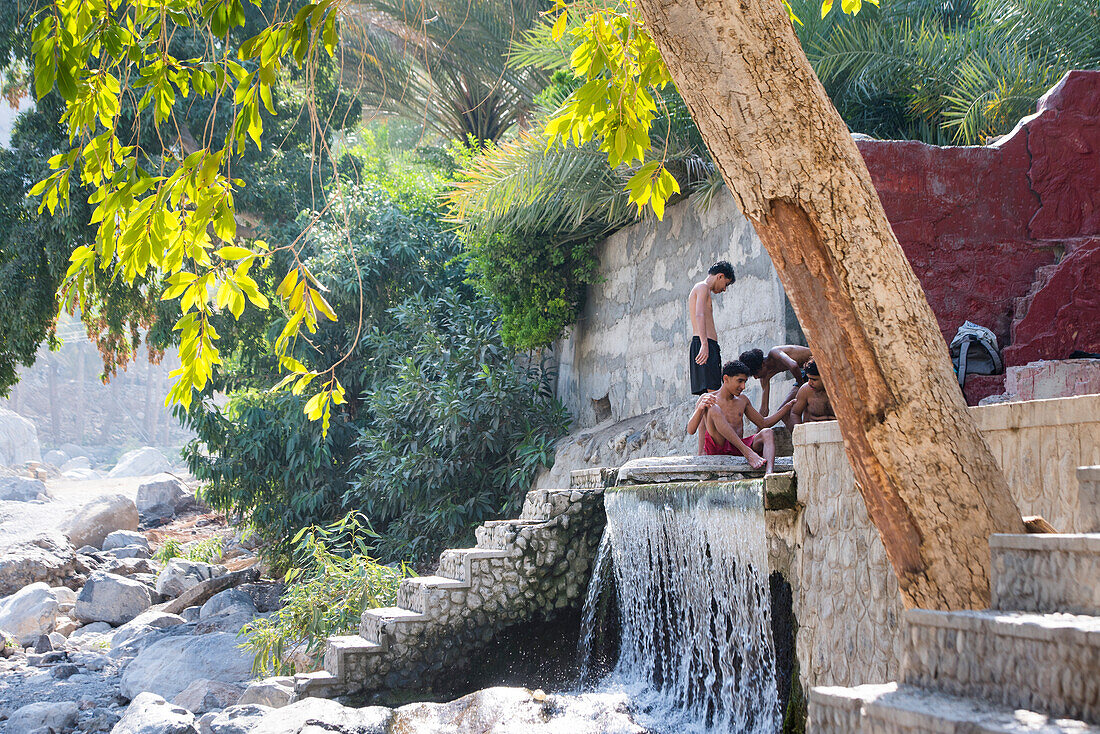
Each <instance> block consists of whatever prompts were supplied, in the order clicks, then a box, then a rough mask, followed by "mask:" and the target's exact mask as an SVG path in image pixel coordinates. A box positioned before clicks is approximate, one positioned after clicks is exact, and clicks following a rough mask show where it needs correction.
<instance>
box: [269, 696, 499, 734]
mask: <svg viewBox="0 0 1100 734" xmlns="http://www.w3.org/2000/svg"><path fill="white" fill-rule="evenodd" d="M392 719H393V711H391V710H390V709H388V708H385V707H383V706H369V707H367V708H362V709H354V708H349V707H347V706H341V705H340V704H338V703H336V702H335V701H329V700H326V699H323V698H307V699H304V700H302V701H298V702H297V703H293V704H291V705H289V706H286V707H284V708H281V709H276V710H274V711H270V712H268V713H267V715H266V716H264V717H263V718H262V719H260V722H259V724H258V725H256V727H255V728H254V729H253V730H252V732H253V734H305V733H306V732H313V731H315V730H318V729H320V730H322V731H330V732H343V733H345V734H387V732H388V731H389V724H390V721H391V720H392ZM409 731H416V729H410V730H409ZM483 731H485V730H483ZM456 734H457V733H456Z"/></svg>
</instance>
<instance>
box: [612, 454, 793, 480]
mask: <svg viewBox="0 0 1100 734" xmlns="http://www.w3.org/2000/svg"><path fill="white" fill-rule="evenodd" d="M775 470H776V472H789V471H793V470H794V460H793V459H792V458H791V457H789V456H777V457H776V458H775ZM762 476H764V471H763V470H762V469H752V468H750V467H749V462H748V461H746V460H745V459H744V458H743V457H741V456H654V457H649V458H645V459H634V460H632V461H628V462H626V463H625V464H623V465H622V466H621V467H619V477H618V482H617V484H618V485H619V486H622V485H630V484H660V483H664V482H693V481H694V482H705V481H715V480H721V479H726V480H735V479H744V478H746V477H762Z"/></svg>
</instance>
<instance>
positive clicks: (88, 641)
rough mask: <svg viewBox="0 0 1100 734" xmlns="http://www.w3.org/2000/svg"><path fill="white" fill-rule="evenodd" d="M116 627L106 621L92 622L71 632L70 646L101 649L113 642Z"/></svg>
mask: <svg viewBox="0 0 1100 734" xmlns="http://www.w3.org/2000/svg"><path fill="white" fill-rule="evenodd" d="M113 630H114V628H113V627H111V625H109V624H107V623H106V622H92V623H91V624H86V625H84V626H83V627H81V628H80V629H78V630H76V631H75V632H72V633H70V634H69V638H68V642H69V645H70V646H76V647H80V648H84V649H95V650H100V649H102V648H104V647H107V646H109V645H110V644H111V636H112V635H113V634H114V632H113Z"/></svg>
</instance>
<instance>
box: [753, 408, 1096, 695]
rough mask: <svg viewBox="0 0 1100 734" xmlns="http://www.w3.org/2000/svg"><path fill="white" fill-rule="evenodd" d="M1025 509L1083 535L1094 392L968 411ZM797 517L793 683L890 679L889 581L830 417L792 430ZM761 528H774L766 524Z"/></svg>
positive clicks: (895, 668) (894, 609)
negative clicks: (1083, 473)
mask: <svg viewBox="0 0 1100 734" xmlns="http://www.w3.org/2000/svg"><path fill="white" fill-rule="evenodd" d="M971 411H972V415H973V416H974V418H975V419H976V420H977V422H978V426H979V428H980V429H981V430H982V432H983V434H984V435H985V437H986V440H987V441H988V442H989V445H990V447H991V448H992V450H993V455H994V456H995V457H997V459H998V460H999V461H1000V463H1001V466H1002V468H1003V469H1004V470H1005V474H1006V476H1007V478H1008V482H1009V485H1010V487H1011V490H1012V493H1013V496H1014V497H1015V498H1016V502H1017V503H1018V504H1019V507H1020V511H1021V512H1022V513H1023V514H1025V515H1042V516H1043V517H1045V518H1046V519H1047V520H1048V521H1050V522H1051V523H1052V524H1053V525H1054V527H1055V528H1057V529H1058V530H1059V531H1061V532H1083V531H1086V530H1087V528H1085V527H1084V524H1085V520H1083V519H1082V518H1081V517H1079V507H1080V505H1079V499H1078V494H1077V489H1078V483H1077V477H1076V469H1077V467H1079V466H1085V465H1090V464H1096V463H1098V462H1100V395H1086V396H1080V397H1073V398H1062V399H1057V400H1038V401H1032V402H1020V403H1003V404H1000V405H989V406H983V407H978V408H971ZM794 445H795V448H794V452H795V466H796V467H797V472H798V499H799V502H800V503H801V504H802V505H804V509H803V510H802V512H801V516H800V517H799V518H798V519H797V520H796V521H794V522H793V523H792V524H791V526H789V527H788V528H786V529H785V532H786V533H789V534H790V535H789V537H788V544H789V545H790V547H791V552H792V561H791V576H790V578H791V584H792V586H793V593H794V612H795V617H796V619H797V620H798V625H799V630H798V640H797V651H798V659H799V664H800V666H801V680H802V684H803V686H807V687H808V686H834V685H838V686H854V685H859V684H862V683H884V682H887V681H891V680H897V679H898V677H899V673H900V662H901V650H902V638H901V635H900V630H899V626H900V623H901V614H902V610H903V607H902V604H901V597H900V595H899V593H898V585H897V579H896V578H895V576H894V573H893V570H892V569H891V568H890V565H889V563H888V562H887V560H886V552H885V550H884V548H883V546H882V542H881V540H880V539H879V536H878V533H877V531H876V530H875V528H874V526H873V525H872V524H871V521H870V519H869V518H868V516H867V511H866V508H865V506H864V504H863V499H862V498H861V497H860V495H859V493H858V491H857V490H856V489H855V482H854V478H853V475H852V470H851V467H850V465H849V464H848V460H847V457H846V455H845V453H844V444H843V441H842V440H841V437H840V431H839V429H838V428H837V425H836V423H834V422H828V423H816V424H809V425H804V426H801V427H799V428H797V429H796V430H795V435H794ZM770 532H775V531H774V530H771V528H770Z"/></svg>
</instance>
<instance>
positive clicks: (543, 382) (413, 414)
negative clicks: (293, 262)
mask: <svg viewBox="0 0 1100 734" xmlns="http://www.w3.org/2000/svg"><path fill="white" fill-rule="evenodd" d="M362 140H363V141H364V142H363V145H361V146H359V147H355V146H352V147H351V149H350V152H349V155H348V156H347V157H346V158H345V159H344V160H343V161H342V162H341V165H342V166H344V167H346V168H347V169H348V170H349V171H354V176H355V178H357V179H358V181H359V183H357V184H354V185H351V184H345V185H343V186H341V187H340V189H339V191H338V192H334V193H333V201H334V202H336V203H335V204H334V205H333V206H332V207H331V208H330V210H329V211H328V212H327V213H326V214H325V215H324V216H323V217H321V218H320V219H319V220H317V221H316V223H315V225H314V226H313V227H312V228H311V229H310V230H309V231H308V233H307V234H306V235H305V236H304V239H303V243H302V250H301V252H302V253H303V255H304V256H305V262H306V265H307V267H308V268H309V269H310V271H311V272H313V273H314V274H315V276H316V277H317V280H318V283H319V286H320V287H322V288H324V289H325V291H326V295H327V297H328V299H329V300H330V302H331V303H332V305H333V308H334V310H335V311H336V312H337V314H338V316H339V319H338V320H337V321H336V322H334V323H332V324H330V325H328V326H326V327H323V328H321V329H319V330H318V332H317V334H316V335H315V336H314V338H312V339H311V340H310V341H309V342H308V343H306V342H302V343H300V344H299V345H298V349H297V350H296V352H295V354H294V357H295V359H297V360H300V361H301V363H302V364H304V365H305V366H306V367H307V368H312V366H313V365H314V364H318V363H326V362H328V363H332V362H333V361H334V360H335V361H336V362H337V367H336V375H337V377H338V378H339V379H340V381H341V382H342V383H343V384H345V385H347V386H348V391H347V397H348V400H347V402H346V403H344V404H343V405H340V406H336V407H334V412H333V415H332V420H331V427H330V430H329V431H328V432H327V434H325V433H324V432H323V431H322V430H321V427H320V426H319V425H317V424H316V423H312V422H310V421H309V420H308V419H307V417H306V416H305V415H303V413H302V411H301V403H302V401H303V400H304V398H303V397H302V396H301V395H297V394H295V393H294V392H275V393H272V392H269V391H266V390H263V389H260V388H262V386H264V385H266V384H267V382H266V380H267V379H268V377H267V374H266V373H265V372H264V371H263V369H262V367H263V365H264V364H265V359H266V363H267V364H269V365H271V368H272V369H274V365H273V363H274V357H273V355H272V352H271V344H270V340H269V339H264V338H259V339H249V340H248V341H247V342H246V343H244V346H247V350H242V354H241V355H240V358H239V359H235V360H230V361H229V364H228V365H227V366H228V374H227V375H226V377H225V380H226V381H227V382H228V383H231V384H233V385H235V386H236V387H237V390H236V392H234V393H232V395H231V397H230V399H229V401H228V403H226V404H225V405H224V406H223V407H221V408H219V407H218V406H217V405H216V404H215V402H214V401H213V400H212V399H209V398H208V399H205V400H203V401H202V403H201V405H197V406H196V407H195V408H193V409H192V410H191V411H190V412H189V413H188V420H189V422H190V424H191V425H192V426H193V427H194V428H195V430H196V432H197V434H198V440H197V441H196V442H194V443H193V444H192V445H191V446H190V447H189V449H188V455H189V456H188V460H189V463H190V466H191V469H192V471H193V472H194V473H195V474H196V476H198V477H200V478H203V479H205V480H207V481H208V482H209V485H208V487H207V488H206V489H205V491H204V498H205V499H206V500H207V501H208V502H210V503H211V504H212V505H213V506H215V507H217V508H220V509H224V510H227V511H232V512H235V513H238V514H240V515H241V516H243V517H244V519H246V520H247V521H248V522H249V523H250V524H252V525H253V526H254V527H255V528H256V529H257V532H259V533H260V534H261V535H262V536H263V537H264V538H265V539H267V540H270V541H273V542H274V543H275V547H276V549H277V550H282V551H284V552H285V550H286V542H287V539H288V538H290V537H291V536H292V535H294V533H295V532H297V531H298V530H299V529H300V528H302V527H306V526H309V525H313V524H318V523H325V522H330V521H332V520H334V519H335V518H337V517H340V516H342V515H343V514H344V513H346V512H347V511H349V510H356V511H361V512H363V513H364V514H365V516H366V517H367V518H368V519H369V522H370V523H371V526H372V527H373V528H374V531H375V532H376V533H377V540H376V541H375V542H374V552H375V553H377V554H378V555H379V557H380V558H381V559H382V560H385V561H396V560H402V559H414V560H424V559H427V558H429V557H431V556H432V555H433V554H434V553H436V552H437V551H438V550H439V549H440V548H441V547H442V546H443V545H444V544H446V543H448V542H451V541H455V540H457V539H460V538H462V537H463V536H465V535H466V534H468V533H469V532H470V530H471V527H472V526H473V525H476V524H477V523H480V522H482V521H483V520H486V519H489V518H493V517H497V516H499V514H500V513H501V512H502V511H503V510H504V509H505V508H506V507H507V506H508V505H509V504H510V503H514V502H515V501H516V500H517V499H518V498H519V497H521V496H522V494H523V492H525V491H526V489H527V486H528V485H529V484H530V481H531V479H532V477H533V474H534V472H535V470H536V469H537V468H538V466H539V465H540V463H544V462H547V461H548V460H549V456H550V442H551V441H552V440H553V439H554V438H556V437H557V436H559V435H560V434H561V433H562V432H563V431H564V429H565V425H566V417H565V413H564V411H563V409H562V407H561V406H560V404H559V403H557V401H556V400H554V399H553V397H552V396H551V395H550V393H549V389H548V379H549V373H548V372H547V371H546V370H545V369H543V367H542V366H541V365H531V366H527V365H525V363H524V359H525V358H524V356H523V355H521V354H518V353H517V352H516V351H515V350H514V349H512V348H510V347H507V346H505V345H504V342H503V338H502V334H501V324H500V320H499V318H498V312H497V310H496V308H495V307H494V306H493V305H492V303H491V302H490V301H489V300H488V299H486V298H485V297H484V296H482V295H480V294H479V293H478V292H477V291H476V290H475V289H474V288H473V287H472V286H471V285H470V284H469V283H467V282H466V272H465V268H464V267H463V265H462V263H461V261H460V260H459V259H458V256H459V255H460V253H461V249H460V245H459V242H458V241H457V238H456V237H455V236H454V234H453V233H451V232H448V231H447V230H446V228H445V225H444V223H443V222H442V221H441V220H440V212H439V203H438V198H437V195H438V193H439V191H440V190H441V189H442V186H443V185H444V183H445V182H444V180H443V179H442V177H441V176H440V174H439V173H438V172H436V171H435V169H433V168H432V167H431V166H429V165H426V164H424V163H423V160H424V156H420V157H419V158H417V157H416V156H392V155H390V154H389V153H388V151H387V148H386V145H385V139H384V137H383V138H381V139H379V138H376V137H374V136H372V135H371V134H369V133H367V134H365V135H364V136H363V138H362ZM349 178H350V176H349ZM307 218H308V217H307ZM279 328H280V325H279V323H278V318H277V315H276V314H272V320H271V323H270V324H269V325H268V333H269V334H270V333H275V332H277V331H278V329H279ZM256 331H257V329H253V330H251V331H250V332H249V333H255V332H256ZM237 333H238V332H235V331H232V330H231V331H229V332H227V334H226V335H224V338H225V339H226V340H227V342H228V341H232V340H233V339H235V338H236V334H237ZM244 351H247V353H248V355H251V356H247V355H246V354H244V353H243V352H244ZM257 351H258V353H259V354H260V355H261V356H256V354H257ZM265 354H266V358H265V357H264V356H262V355H265ZM340 355H345V356H344V357H343V358H340ZM246 356H247V358H246Z"/></svg>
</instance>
